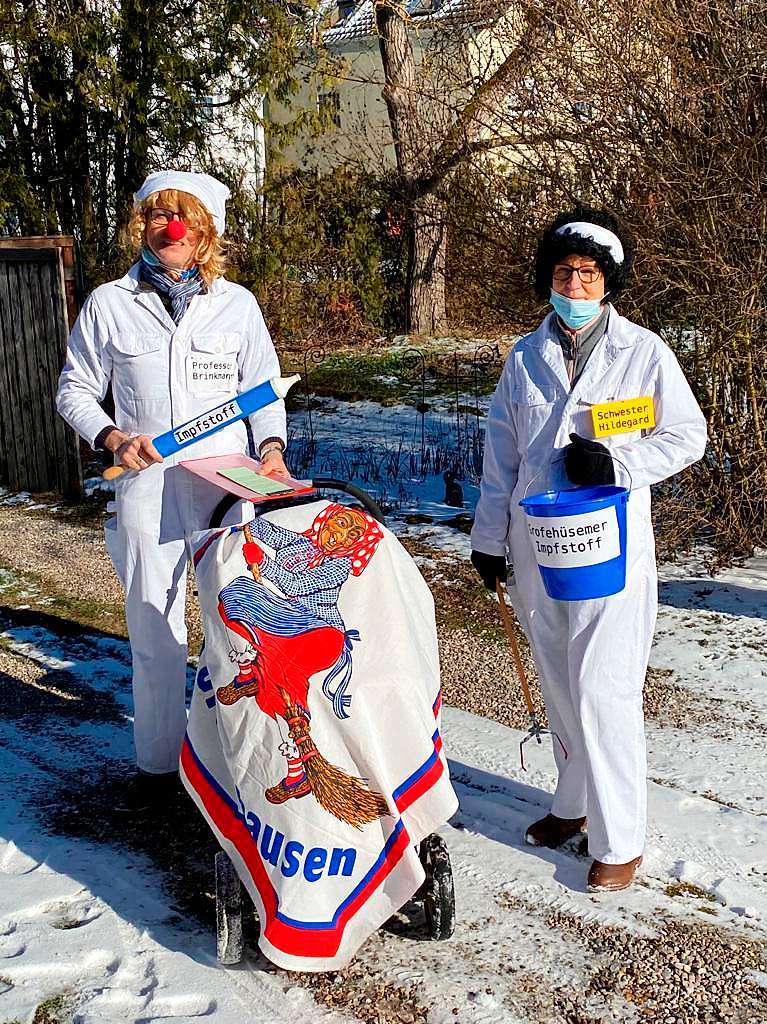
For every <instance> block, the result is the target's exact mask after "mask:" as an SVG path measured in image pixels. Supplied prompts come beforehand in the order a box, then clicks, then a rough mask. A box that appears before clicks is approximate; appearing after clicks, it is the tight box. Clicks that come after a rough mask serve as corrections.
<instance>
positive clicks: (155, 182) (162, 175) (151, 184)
mask: <svg viewBox="0 0 767 1024" xmlns="http://www.w3.org/2000/svg"><path fill="white" fill-rule="evenodd" d="M166 188H175V189H177V190H178V191H179V192H188V193H189V195H190V196H194V197H195V199H199V200H200V202H201V203H202V205H203V206H204V207H205V209H206V210H207V211H208V213H209V214H210V215H211V217H212V218H213V223H214V224H215V225H216V231H217V232H218V234H219V235H223V233H224V228H225V227H226V201H227V199H228V198H229V196H230V195H231V192H230V191H229V189H228V188H227V187H226V185H225V184H224V183H223V182H222V181H218V179H217V178H214V177H212V176H211V175H210V174H195V173H193V172H192V171H155V172H154V174H150V175H148V176H147V177H146V179H145V180H144V184H143V185H142V186H141V188H140V189H139V190H138V192H134V193H133V205H134V206H139V205H140V204H141V203H142V202H143V201H144V200H145V199H146V198H147V197H148V196H151V194H152V193H153V192H160V191H162V190H163V189H166Z"/></svg>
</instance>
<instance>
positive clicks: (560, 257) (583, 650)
mask: <svg viewBox="0 0 767 1024" xmlns="http://www.w3.org/2000/svg"><path fill="white" fill-rule="evenodd" d="M631 256H632V246H631V243H630V240H629V239H628V237H627V236H626V233H625V232H624V231H623V230H622V229H621V227H620V225H619V223H618V222H617V220H616V219H615V218H614V217H613V216H612V215H611V214H609V213H607V212H606V211H604V210H596V209H591V208H586V207H582V208H578V209H575V210H570V211H568V212H566V213H562V214H561V215H560V216H558V217H557V218H556V219H555V220H554V221H553V222H552V223H551V225H550V226H549V227H548V229H547V230H546V232H545V233H544V235H543V237H542V238H541V240H540V243H539V246H538V254H537V262H536V275H535V283H536V291H537V293H538V295H539V296H540V297H541V298H542V299H546V300H548V301H549V302H550V303H551V305H552V306H553V307H554V309H553V311H552V312H551V313H549V315H548V316H547V317H546V319H545V320H544V321H543V323H542V324H541V325H540V326H539V327H538V329H537V330H536V331H534V332H533V333H532V334H530V335H528V336H527V337H525V338H522V339H521V341H519V342H518V343H517V344H516V345H515V347H514V348H513V350H512V351H511V353H510V355H509V357H508V360H507V362H506V365H505V367H504V370H503V374H502V377H501V380H500V383H499V385H498V388H497V390H496V392H495V395H494V397H493V400H492V403H491V406H490V411H489V415H488V421H487V430H486V437H485V457H484V467H483V476H482V486H481V494H480V500H479V504H478V506H477V512H476V517H475V521H474V528H473V531H472V549H473V551H472V561H473V563H474V565H475V568H476V569H477V571H478V572H479V574H480V575H481V576H482V579H483V581H484V582H485V584H486V585H487V586H488V587H489V588H490V589H492V590H494V589H495V581H496V579H501V580H502V581H503V580H505V579H506V575H507V561H506V559H507V555H508V557H509V558H510V561H511V563H512V565H513V573H514V575H513V582H512V581H510V582H509V596H510V597H511V599H512V601H513V603H514V606H515V609H516V610H517V613H518V615H519V617H520V620H521V622H522V625H523V627H524V629H525V632H526V633H527V636H528V638H529V640H530V645H531V648H532V653H533V657H534V659H535V664H536V667H537V670H538V674H539V677H540V682H541V688H542V691H543V696H544V700H545V704H546V711H547V715H548V719H549V725H550V727H551V729H552V730H553V731H554V732H556V733H557V734H558V735H559V736H560V737H561V739H562V742H563V743H564V745H565V747H566V749H567V752H568V755H569V756H568V757H567V758H566V757H565V755H564V753H563V751H562V750H561V749H560V748H559V745H558V744H556V743H555V745H554V748H555V750H554V752H555V756H556V762H557V769H558V781H557V787H556V792H555V794H554V800H553V803H552V807H551V812H550V813H549V814H547V815H546V816H545V817H544V818H543V819H541V820H540V821H537V822H535V823H534V824H532V825H531V826H530V827H529V828H528V830H527V833H526V839H527V841H528V842H529V843H531V844H532V845H535V846H548V847H556V846H559V845H561V844H562V843H564V842H566V841H567V839H569V838H571V837H572V836H574V835H577V834H578V833H579V832H582V831H588V844H589V851H590V853H591V856H592V857H593V858H594V859H593V863H592V865H591V868H590V870H589V876H588V886H589V888H590V889H591V890H595V891H598V890H616V889H623V888H625V887H626V886H628V885H629V884H630V883H631V881H632V880H633V878H634V874H635V871H636V869H637V867H638V865H639V864H640V863H641V858H642V852H643V850H644V843H645V828H646V803H647V793H646V757H645V737H644V719H643V708H642V688H643V685H644V679H645V673H646V669H647V662H648V658H649V654H650V645H651V643H652V637H653V632H654V628H655V617H656V610H657V573H656V566H655V542H654V536H653V528H652V524H651V520H650V486H651V485H652V484H656V483H658V482H659V481H661V480H664V479H666V478H667V477H669V476H671V475H672V474H674V473H677V472H679V471H680V470H681V469H684V467H685V466H689V465H690V464H691V463H693V462H695V461H696V460H697V459H700V458H701V456H702V455H703V452H704V449H705V445H706V424H705V420H704V418H703V415H702V414H701V411H700V409H699V408H698V404H697V402H696V401H695V398H694V396H693V394H692V391H691V390H690V387H689V385H688V383H687V381H686V380H685V377H684V374H683V373H682V370H681V369H680V367H679V364H678V362H677V360H676V358H675V357H674V354H673V353H672V352H671V350H670V349H669V348H668V347H667V345H665V344H664V342H663V341H662V340H661V339H660V338H659V337H658V336H657V335H656V334H653V333H652V331H648V330H647V329H646V328H644V327H640V326H639V325H638V324H635V323H632V322H631V321H630V320H627V319H625V318H624V317H622V316H621V315H620V314H619V313H618V311H617V310H616V309H615V306H614V305H613V302H614V300H615V298H616V297H617V295H618V293H619V291H620V290H621V288H622V287H623V285H624V284H625V283H626V280H627V278H628V275H629V271H630V266H631ZM608 298H609V299H610V300H612V301H610V302H608V301H607V300H608ZM637 398H650V399H651V400H652V405H653V407H654V414H655V426H654V427H653V428H652V429H648V430H633V431H630V432H625V433H618V434H615V435H613V436H611V437H609V438H605V440H604V443H602V442H600V441H597V440H596V439H595V437H594V431H593V426H592V417H591V408H592V406H593V405H596V404H600V403H604V402H610V401H614V400H628V399H637ZM611 454H614V455H615V456H616V457H617V458H616V461H613V459H612V458H611ZM614 482H617V483H619V484H621V485H626V486H630V487H631V494H630V498H629V502H628V530H627V577H626V587H625V589H624V590H623V591H622V592H621V593H619V594H616V595H614V596H612V597H606V598H600V599H592V600H578V601H556V600H553V599H552V598H550V597H549V596H548V594H547V593H546V591H545V589H544V586H543V581H542V579H541V575H540V572H539V569H538V565H537V561H536V557H535V553H534V550H533V545H532V542H531V539H530V536H529V535H528V529H527V525H526V522H525V519H526V517H525V513H524V512H523V510H522V509H521V508H520V506H519V501H520V500H521V499H522V498H523V497H524V496H525V494H526V492H528V489H529V490H530V493H533V492H538V491H543V490H546V489H549V488H550V489H558V488H562V487H565V488H566V487H571V486H572V485H573V484H575V485H595V484H610V483H614Z"/></svg>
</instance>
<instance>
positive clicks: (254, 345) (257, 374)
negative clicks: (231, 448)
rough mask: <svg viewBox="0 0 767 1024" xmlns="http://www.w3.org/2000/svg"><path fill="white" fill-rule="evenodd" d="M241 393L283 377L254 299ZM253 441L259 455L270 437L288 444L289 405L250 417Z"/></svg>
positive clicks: (242, 365)
mask: <svg viewBox="0 0 767 1024" xmlns="http://www.w3.org/2000/svg"><path fill="white" fill-rule="evenodd" d="M237 358H238V365H239V373H240V391H247V390H248V389H249V388H254V387H256V386H257V385H258V384H263V382H264V381H265V380H271V378H272V377H279V376H280V363H279V360H278V359H277V353H276V352H275V350H274V343H273V342H272V339H271V336H270V334H269V331H268V330H267V327H266V324H265V323H264V318H263V315H262V313H261V309H260V307H259V305H258V303H257V302H256V300H255V299H254V300H253V302H252V304H251V308H250V310H249V313H248V320H247V324H246V329H245V335H244V342H243V345H242V348H241V349H240V352H239V355H238V357H237ZM250 426H251V429H252V431H253V441H254V442H255V445H256V452H258V449H259V447H260V446H261V444H262V443H263V442H264V441H265V440H266V439H267V437H279V438H280V440H281V441H282V442H283V444H287V426H286V421H285V403H284V401H283V400H282V399H280V400H279V401H278V402H273V403H272V404H271V405H267V406H266V407H265V408H263V409H259V410H258V412H254V413H253V415H252V416H251V417H250Z"/></svg>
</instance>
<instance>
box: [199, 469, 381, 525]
mask: <svg viewBox="0 0 767 1024" xmlns="http://www.w3.org/2000/svg"><path fill="white" fill-rule="evenodd" d="M312 486H313V487H327V488H329V489H330V490H332V491H343V492H344V494H349V495H351V497H352V498H356V499H357V501H358V502H359V503H360V504H361V505H362V506H363V508H364V509H365V511H366V512H369V513H370V515H371V516H372V517H373V519H376V520H377V521H378V522H379V523H383V521H384V514H383V512H382V511H381V506H380V505H379V504H378V502H377V501H375V499H374V498H371V497H370V495H369V494H368V492H367V491H363V489H362V488H361V487H357V485H356V484H350V483H349V481H348V480H336V479H335V477H332V476H318V477H315V478H314V480H312ZM301 499H303V500H304V501H306V500H307V499H308V500H312V501H313V500H314V497H313V496H311V495H298V498H297V499H296V498H293V497H290V496H287V497H285V498H275V499H274V500H273V501H270V502H264V503H263V505H262V506H260V507H259V506H257V507H256V514H258V512H269V511H272V510H273V509H277V508H286V507H289V506H290V505H294V504H296V503H297V501H299V502H300V500H301ZM238 501H242V498H238V497H237V495H236V494H229V493H227V494H225V495H224V497H223V498H222V499H221V501H219V503H218V505H216V507H215V508H214V509H213V513H212V515H211V517H210V529H211V530H215V529H216V528H217V527H219V526H220V525H221V524H222V523H223V521H224V516H225V515H226V514H227V512H228V511H229V510H230V509H231V508H233V507H234V506H235V505H236V504H237V502H238Z"/></svg>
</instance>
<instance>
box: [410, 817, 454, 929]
mask: <svg viewBox="0 0 767 1024" xmlns="http://www.w3.org/2000/svg"><path fill="white" fill-rule="evenodd" d="M418 854H419V856H420V858H421V864H423V869H424V871H425V872H426V880H425V881H424V883H423V885H422V887H421V889H420V890H419V893H418V895H419V896H420V897H421V898H422V899H423V909H424V913H425V915H426V931H427V934H428V936H429V938H430V939H449V938H450V936H451V935H452V934H453V932H454V931H455V889H454V887H453V869H452V868H451V866H450V854H449V853H448V850H447V844H446V843H445V840H444V839H443V838H442V836H438V835H436V834H434V833H432V835H430V836H427V837H426V838H425V839H424V840H423V842H422V843H421V845H420V848H419V850H418Z"/></svg>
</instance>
